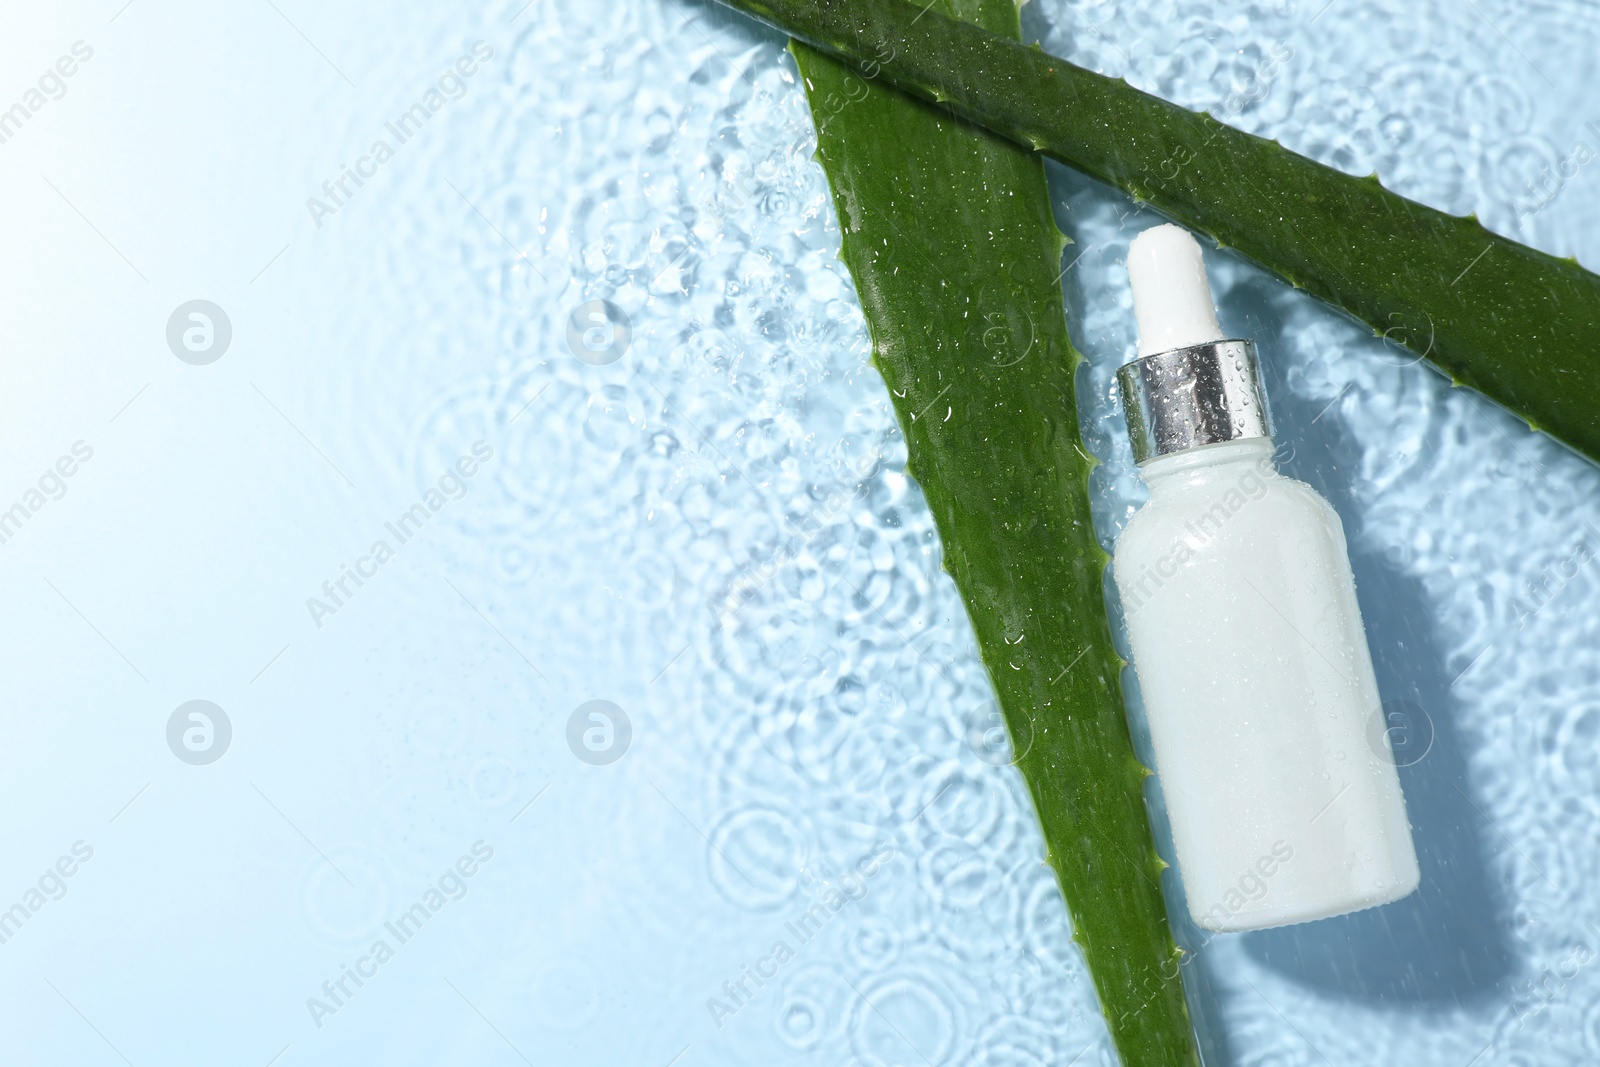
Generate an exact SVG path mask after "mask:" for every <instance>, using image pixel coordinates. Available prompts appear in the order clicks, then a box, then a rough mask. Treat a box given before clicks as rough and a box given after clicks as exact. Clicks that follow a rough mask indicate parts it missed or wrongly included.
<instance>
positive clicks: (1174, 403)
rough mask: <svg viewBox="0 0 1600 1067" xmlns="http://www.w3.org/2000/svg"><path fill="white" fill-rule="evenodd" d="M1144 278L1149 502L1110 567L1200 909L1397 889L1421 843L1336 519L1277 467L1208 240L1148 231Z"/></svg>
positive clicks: (1288, 906) (1131, 408)
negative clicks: (1212, 268) (1226, 320)
mask: <svg viewBox="0 0 1600 1067" xmlns="http://www.w3.org/2000/svg"><path fill="white" fill-rule="evenodd" d="M1128 273H1129V275H1130V279H1131V281H1132V283H1133V300H1134V312H1135V315H1136V317H1137V319H1138V324H1139V356H1140V358H1139V359H1137V360H1135V361H1134V362H1132V363H1129V364H1128V365H1127V366H1125V367H1123V368H1122V369H1121V370H1120V371H1119V372H1118V381H1119V384H1120V387H1121V391H1122V399H1123V405H1124V408H1125V412H1126V415H1127V419H1128V428H1129V432H1130V434H1131V436H1132V439H1133V446H1134V458H1135V459H1136V460H1137V461H1138V463H1139V466H1140V473H1141V475H1142V476H1143V478H1144V480H1145V482H1146V484H1147V485H1148V486H1149V488H1150V500H1149V503H1147V504H1145V505H1144V507H1142V508H1140V509H1139V511H1138V512H1137V513H1136V514H1135V515H1134V516H1133V518H1132V520H1131V521H1130V522H1129V523H1128V526H1127V528H1126V529H1125V530H1124V531H1123V532H1122V536H1121V538H1119V539H1118V541H1117V545H1116V552H1115V555H1114V557H1113V573H1114V575H1115V578H1116V584H1117V589H1118V591H1119V593H1120V594H1121V597H1122V605H1123V610H1124V614H1125V616H1126V619H1127V626H1128V639H1129V641H1130V643H1131V645H1132V652H1133V666H1134V670H1135V672H1136V673H1137V675H1138V679H1139V688H1140V690H1141V692H1142V693H1143V695H1144V704H1145V709H1146V714H1147V716H1148V719H1149V724H1150V735H1151V740H1152V742H1153V744H1154V748H1155V763H1156V768H1155V770H1156V774H1157V776H1158V777H1159V779H1160V783H1161V789H1162V792H1163V793H1164V794H1165V797H1166V802H1167V808H1168V811H1169V814H1170V817H1171V822H1172V836H1173V843H1174V845H1175V846H1176V849H1177V860H1178V870H1179V874H1180V876H1181V878H1182V881H1183V887H1184V891H1185V895H1186V896H1187V898H1188V903H1189V912H1190V914H1191V915H1192V916H1193V917H1194V920H1195V922H1196V923H1198V924H1199V925H1200V926H1202V927H1205V928H1207V929H1210V930H1257V929H1262V928H1265V927H1270V926H1281V925H1285V924H1288V923H1296V922H1305V921H1307V920H1311V919H1322V918H1326V917H1328V916H1332V915H1340V914H1343V913H1345V912H1350V911H1357V910H1359V909H1362V908H1369V907H1372V906H1374V905H1378V904H1385V903H1388V902H1389V901H1392V900H1398V899H1399V898H1401V897H1403V896H1405V895H1406V894H1408V893H1410V892H1411V891H1412V890H1413V889H1415V888H1416V887H1417V881H1418V877H1419V875H1418V870H1417V858H1416V851H1415V849H1414V848H1413V846H1412V841H1411V829H1410V825H1409V823H1408V822H1407V821H1406V811H1405V801H1404V798H1403V797H1402V796H1401V792H1400V781H1399V777H1398V776H1397V775H1396V773H1395V765H1394V757H1393V755H1392V753H1391V751H1390V747H1389V739H1388V735H1387V733H1386V732H1385V731H1384V728H1383V722H1382V717H1381V715H1382V712H1381V705H1380V701H1379V697H1378V686H1377V680H1376V678H1375V677H1374V675H1373V671H1372V657H1371V655H1370V653H1369V652H1368V650H1367V640H1366V633H1365V630H1364V629H1363V627H1362V624H1361V612H1360V608H1359V606H1358V605H1357V602H1356V592H1355V579H1354V577H1353V576H1352V574H1351V571H1350V561H1349V556H1348V550H1347V548H1346V545H1345V539H1344V533H1343V531H1342V529H1341V527H1340V525H1339V517H1338V515H1337V514H1336V513H1335V512H1334V510H1333V508H1332V507H1331V506H1329V504H1328V502H1327V501H1326V500H1324V499H1323V498H1322V497H1321V496H1319V495H1318V494H1317V493H1316V491H1315V490H1313V489H1311V488H1310V487H1309V486H1307V485H1305V484H1303V483H1301V482H1297V481H1294V480H1293V479H1290V478H1285V477H1283V476H1282V475H1280V474H1278V473H1277V471H1276V470H1274V469H1273V466H1272V453H1273V443H1272V436H1271V433H1272V431H1271V425H1270V421H1269V418H1268V414H1267V410H1266V406H1265V403H1264V398H1263V395H1262V392H1261V388H1260V383H1259V371H1258V368H1257V364H1256V357H1255V347H1254V345H1252V344H1251V343H1250V342H1249V341H1235V340H1225V339H1224V338H1223V335H1222V330H1221V328H1220V327H1219V326H1218V325H1217V316H1216V310H1215V307H1214V305H1213V304H1212V300H1211V287H1210V286H1209V285H1208V284H1207V282H1206V272H1205V261H1204V259H1203V258H1202V256H1201V253H1200V246H1199V245H1198V244H1197V243H1196V242H1195V240H1194V238H1193V237H1191V236H1190V235H1189V233H1188V232H1187V231H1185V230H1183V229H1180V228H1179V227H1177V226H1157V227H1155V228H1154V229H1150V230H1146V231H1145V232H1144V233H1141V234H1140V235H1139V236H1138V237H1136V238H1135V239H1134V241H1133V244H1132V247H1131V248H1130V249H1129V250H1128Z"/></svg>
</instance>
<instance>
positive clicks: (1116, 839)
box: [794, 0, 1199, 1065]
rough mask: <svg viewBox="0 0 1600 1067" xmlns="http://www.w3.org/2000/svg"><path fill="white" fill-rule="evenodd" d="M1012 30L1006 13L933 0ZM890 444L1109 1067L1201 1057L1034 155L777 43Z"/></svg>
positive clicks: (1006, 1)
mask: <svg viewBox="0 0 1600 1067" xmlns="http://www.w3.org/2000/svg"><path fill="white" fill-rule="evenodd" d="M939 2H940V3H943V4H945V6H946V8H945V9H946V10H951V9H953V10H954V11H956V13H958V14H960V15H962V16H964V17H968V18H973V19H975V20H977V21H978V22H979V23H980V24H981V25H983V26H985V27H987V28H989V29H991V30H994V31H996V32H998V33H1008V34H1011V35H1013V36H1018V35H1020V32H1021V30H1020V25H1019V21H1018V16H1017V9H1016V7H1015V6H1014V3H1013V0H939ZM794 54H795V58H796V60H797V62H798V64H799V67H800V72H801V74H802V75H803V77H804V80H805V84H806V90H807V93H808V95H809V100H810V103H811V109H812V114H813V116H814V117H815V120H816V124H817V134H818V157H819V158H820V160H821V162H822V165H823V167H824V169H825V170H826V172H827V175H828V180H829V183H830V185H831V187H832V192H833V199H834V204H835V207H836V208H837V211H838V215H839V222H840V227H841V229H842V230H843V247H842V252H841V254H842V256H843V258H844V260H845V263H846V265H847V266H848V267H849V269H850V273H851V275H852V276H853V277H854V279H855V283H856V288H857V290H858V292H859V293H860V297H861V303H862V306H863V308H864V309H865V312H866V318H867V325H868V327H869V329H870V332H871V335H872V343H873V354H874V360H875V362H876V364H877V366H878V369H879V370H880V371H881V372H882V374H883V377H884V379H885V381H886V382H887V383H888V386H889V390H890V393H891V395H892V398H893V402H894V406H895V410H896V413H897V415H898V417H899V421H900V427H901V429H902V430H903V431H904V433H905V438H906V442H907V446H908V450H909V457H910V461H909V468H910V473H911V474H912V475H913V476H914V477H915V478H916V479H917V481H918V482H919V483H920V484H921V486H922V489H923V492H924V493H925V494H926V496H927V500H928V504H929V507H930V508H931V510H932V512H933V515H934V518H935V521H936V522H937V524H938V528H939V535H940V538H941V541H942V543H943V546H944V566H945V569H946V570H947V571H949V573H950V574H951V576H952V577H953V578H954V579H955V583H956V585H957V587H958V588H959V589H960V591H961V594H962V597H963V599H964V600H965V602H966V606H967V611H968V614H969V615H970V617H971V619H972V625H973V628H974V630H975V631H976V634H977V639H978V646H979V649H980V650H981V652H982V655H983V660H984V663H985V665H986V666H987V668H988V672H989V676H990V678H991V679H992V680H993V682H994V687H995V691H996V693H997V695H998V698H999V703H1000V707H1001V709H1002V711H1003V712H1004V714H1005V717H1006V722H1007V726H1008V728H1009V730H1010V733H1011V738H1012V744H1013V751H1014V752H1015V753H1016V763H1017V766H1018V767H1019V768H1020V769H1021V772H1022V774H1023V777H1024V778H1025V779H1026V781H1027V783H1028V787H1029V789H1030V791H1031V792H1032V795H1033V802H1034V805H1035V807H1036V808H1037V810H1038V814H1039V821H1040V824H1041V825H1042V827H1043V831H1044V838H1045V843H1046V846H1047V848H1048V853H1049V861H1050V863H1051V865H1052V866H1053V867H1054V869H1055V872H1056V875H1057V877H1058V878H1059V880H1060V884H1061V887H1062V890H1063V894H1064V896H1065V897H1066V900H1067V903H1068V906H1069V908H1070V910H1071V913H1072V918H1073V927H1074V937H1075V939H1076V940H1077V942H1078V943H1079V945H1080V946H1082V950H1083V953H1084V956H1085V958H1086V960H1087V962H1088V965H1089V970H1090V973H1091V975H1092V976H1093V979H1094V982H1095V985H1096V988H1097V990H1098V992H1099V996H1100V1003H1101V1007H1102V1009H1103V1010H1104V1012H1105V1015H1106V1018H1107V1021H1108V1023H1109V1025H1110V1028H1111V1033H1112V1037H1113V1039H1114V1041H1115V1042H1116V1044H1117V1047H1118V1048H1119V1050H1120V1051H1121V1053H1122V1056H1123V1060H1124V1062H1125V1063H1128V1064H1137V1065H1146V1064H1160V1065H1168V1064H1172V1065H1179V1064H1184V1065H1186V1064H1197V1063H1198V1062H1199V1060H1198V1055H1197V1053H1196V1050H1195V1045H1194V1037H1193V1032H1192V1029H1191V1027H1190V1024H1189V1018H1188V1013H1187V1010H1186V1007H1185V1003H1184V996H1183V989H1182V984H1181V982H1180V980H1179V977H1178V973H1179V966H1178V963H1179V956H1178V949H1177V947H1176V946H1175V945H1174V943H1173V940H1172V935H1171V933H1170V932H1169V930H1168V926H1167V920H1166V911H1165V907H1164V905H1163V902H1162V896H1161V889H1160V872H1161V869H1162V867H1163V864H1162V862H1161V861H1160V859H1159V858H1158V857H1157V855H1156V852H1155V848H1154V846H1153V844H1152V842H1151V837H1150V828H1149V824H1148V821H1147V819H1146V813H1145V808H1144V800H1143V794H1142V787H1141V784H1142V782H1143V781H1144V779H1145V777H1146V775H1147V774H1148V772H1147V771H1146V770H1145V768H1144V767H1143V766H1141V765H1140V763H1139V761H1138V759H1137V758H1136V757H1135V755H1134V752H1133V747H1132V744H1131V742H1130V740H1129V735H1128V726H1127V720H1126V719H1125V717H1124V712H1123V705H1122V695H1121V687H1120V684H1119V673H1120V671H1121V669H1122V666H1123V663H1122V660H1121V659H1120V658H1119V657H1118V655H1117V653H1116V651H1115V649H1114V648H1113V646H1112V642H1111V632H1110V628H1109V626H1108V625H1107V622H1106V616H1105V606H1104V601H1103V597H1102V587H1101V581H1102V575H1103V572H1104V570H1105V564H1106V560H1107V557H1106V555H1105V553H1104V552H1103V551H1102V550H1101V548H1100V545H1099V543H1098V542H1097V541H1096V538H1095V532H1094V526H1093V523H1092V521H1091V519H1090V515H1089V494H1088V479H1089V472H1090V470H1091V468H1092V467H1093V465H1094V464H1093V461H1092V460H1091V459H1090V458H1089V456H1088V454H1087V453H1086V452H1085V451H1084V449H1083V448H1082V447H1081V445H1080V441H1079V435H1078V412H1077V405H1076V403H1075V401H1074V399H1073V369H1074V368H1075V367H1076V366H1077V365H1078V363H1080V362H1081V361H1082V358H1083V357H1082V356H1081V355H1079V354H1078V353H1077V352H1076V351H1075V350H1074V349H1073V347H1072V344H1071V342H1070V341H1069V340H1068V337H1067V323H1066V316H1065V311H1064V309H1063V305H1062V299H1061V288H1060V284H1059V273H1058V272H1059V269H1060V266H1059V264H1060V259H1061V251H1062V248H1063V247H1064V245H1065V238H1063V237H1062V236H1061V234H1060V232H1059V231H1058V230H1057V229H1056V227H1055V222H1054V220H1053V218H1052V217H1051V213H1050V198H1049V193H1048V190H1047V189H1046V185H1045V174H1044V164H1043V162H1042V161H1041V160H1040V159H1039V158H1038V157H1036V156H1034V155H1033V154H1032V153H1031V152H1029V151H1027V150H1025V149H1022V148H1020V147H1018V146H1017V145H1015V144H1013V143H1011V142H1010V141H1007V140H1005V139H1003V138H1000V137H997V136H995V135H994V134H992V133H990V132H988V131H986V130H983V129H981V128H978V127H976V126H973V125H970V124H968V123H966V122H963V121H959V120H955V119H952V118H951V117H950V116H949V115H948V114H946V113H945V112H944V111H942V110H940V109H938V108H936V107H933V106H931V105H929V104H926V103H923V102H921V101H919V100H915V99H913V98H911V97H909V96H907V95H905V94H903V93H900V92H897V91H895V90H893V89H889V88H885V87H883V86H881V85H877V84H873V83H872V82H871V80H870V79H869V78H867V77H865V76H864V75H863V74H862V73H860V72H858V71H856V70H853V69H851V68H850V67H847V66H845V65H843V64H841V63H839V62H836V61H835V60H833V59H830V58H829V57H827V56H825V55H823V54H822V53H820V52H817V51H814V50H812V49H810V48H807V47H805V46H804V45H795V46H794Z"/></svg>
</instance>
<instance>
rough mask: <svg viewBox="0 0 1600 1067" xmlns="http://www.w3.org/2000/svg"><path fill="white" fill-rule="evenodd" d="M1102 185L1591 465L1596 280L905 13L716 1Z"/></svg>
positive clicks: (1007, 46) (975, 33) (1599, 312)
mask: <svg viewBox="0 0 1600 1067" xmlns="http://www.w3.org/2000/svg"><path fill="white" fill-rule="evenodd" d="M723 2H724V3H727V4H729V5H730V6H732V7H735V8H738V9H739V10H742V11H745V12H748V13H749V14H751V15H754V16H756V17H757V18H760V19H762V20H764V21H766V22H768V23H770V24H772V25H774V26H776V27H777V28H779V29H781V30H783V31H784V32H786V33H788V34H790V35H791V36H793V37H795V38H797V39H799V40H801V41H804V42H806V43H807V44H809V45H812V46H814V47H816V48H817V49H820V50H821V51H824V52H827V53H829V54H831V55H835V56H841V57H845V58H847V59H849V60H851V61H852V66H854V67H856V68H857V69H858V71H865V72H866V73H865V75H861V74H858V77H860V76H874V77H876V78H879V79H881V80H882V81H885V82H888V83H891V84H893V85H896V86H898V87H899V88H901V89H904V90H906V91H907V92H910V93H913V94H915V95H917V96H920V97H922V98H924V99H928V100H933V101H935V102H937V103H939V104H940V105H941V106H943V107H945V108H946V109H948V110H949V111H950V112H951V113H952V114H956V115H960V116H962V117H964V118H968V119H970V120H972V121H974V122H977V123H980V124H982V125H984V126H986V127H988V128H989V129H991V130H994V131H996V132H998V133H1000V134H1002V135H1004V136H1005V137H1007V138H1010V139H1011V140H1013V141H1016V142H1017V143H1019V144H1023V145H1026V146H1030V147H1032V148H1034V149H1037V150H1039V151H1041V152H1043V153H1044V154H1046V155H1048V156H1051V157H1052V158H1054V159H1058V160H1060V161H1061V162H1063V163H1066V164H1067V165H1068V166H1071V167H1074V168H1076V169H1078V170H1081V171H1084V172H1085V173H1087V174H1090V175H1093V176H1094V177H1096V178H1099V179H1101V180H1103V181H1106V182H1108V183H1110V184H1112V185H1114V186H1116V187H1117V188H1119V189H1122V190H1123V191H1125V192H1127V193H1129V194H1131V195H1132V196H1134V197H1136V198H1138V199H1140V200H1144V201H1147V202H1149V203H1150V204H1151V205H1153V206H1154V207H1156V208H1157V209H1159V210H1160V211H1162V212H1163V213H1165V214H1167V215H1169V216H1171V217H1172V218H1174V219H1176V220H1177V221H1179V222H1181V223H1183V224H1185V225H1186V226H1189V227H1191V228H1192V229H1195V230H1198V231H1200V232H1202V233H1205V234H1208V235H1209V236H1211V237H1212V238H1213V239H1215V240H1216V241H1217V242H1218V243H1219V244H1222V245H1224V246H1228V247H1232V248H1233V249H1235V250H1237V251H1239V252H1241V253H1242V254H1244V255H1245V256H1247V257H1248V258H1250V259H1252V260H1254V261H1255V262H1256V263H1258V264H1260V265H1261V266H1263V267H1265V268H1266V269H1267V270H1269V271H1272V272H1273V273H1275V274H1277V275H1279V276H1280V277H1282V278H1284V279H1286V280H1288V281H1289V282H1291V283H1293V284H1294V285H1296V286H1299V287H1301V288H1304V289H1306V290H1307V291H1309V292H1311V293H1312V294H1314V295H1316V296H1318V297H1321V298H1322V299H1323V300H1326V301H1327V302H1328V303H1330V304H1333V305H1334V306H1335V307H1339V308H1342V309H1343V310H1345V311H1346V312H1348V313H1350V314H1351V315H1353V316H1355V317H1356V318H1357V319H1359V320H1361V321H1362V322H1365V323H1367V324H1368V325H1369V326H1371V327H1372V329H1373V330H1374V331H1376V332H1378V333H1379V334H1381V335H1382V336H1383V337H1384V338H1385V339H1386V340H1388V341H1390V342H1393V343H1395V344H1400V345H1405V346H1407V347H1409V348H1410V349H1411V350H1412V351H1414V352H1415V353H1417V354H1418V355H1420V356H1423V357H1425V358H1427V359H1428V360H1429V361H1430V362H1432V363H1433V364H1434V365H1435V366H1437V367H1439V368H1440V369H1441V370H1443V371H1444V372H1445V373H1447V374H1448V375H1450V377H1451V379H1452V380H1453V381H1455V382H1456V383H1457V384H1460V385H1466V386H1471V387H1472V388H1475V389H1478V390H1479V391H1481V392H1482V393H1484V394H1485V395H1486V396H1488V397H1490V398H1491V399H1493V400H1496V401H1498V402H1499V403H1501V404H1504V405H1505V406H1506V407H1507V408H1509V409H1511V410H1512V411H1514V412H1516V413H1517V414H1519V415H1521V416H1522V417H1523V418H1524V419H1526V420H1527V422H1528V424H1529V425H1530V426H1532V427H1534V428H1535V429H1540V430H1544V431H1546V432H1547V433H1549V434H1551V435H1553V436H1554V437H1556V438H1558V439H1560V440H1562V441H1564V442H1566V443H1567V444H1568V445H1571V446H1572V447H1573V448H1576V449H1577V450H1579V451H1580V452H1583V453H1585V454H1587V455H1588V456H1589V457H1590V458H1592V459H1600V359H1597V358H1596V356H1595V350H1596V340H1595V335H1596V329H1597V327H1600V276H1596V275H1594V274H1591V273H1590V272H1589V271H1586V270H1584V269H1583V268H1582V267H1580V266H1579V265H1578V263H1577V261H1576V260H1574V259H1557V258H1555V257H1553V256H1548V255H1545V254H1544V253H1542V252H1536V251H1534V250H1533V249H1530V248H1527V247H1525V246H1523V245H1520V244H1517V243H1516V242H1514V241H1510V240H1507V239H1506V238H1504V237H1500V236H1497V235H1495V234H1492V233H1489V232H1488V231H1487V230H1485V229H1484V228H1483V227H1482V226H1480V225H1479V224H1478V222H1477V220H1476V219H1475V218H1473V217H1470V216H1469V217H1466V218H1458V217H1456V216H1453V215H1447V214H1444V213H1443V212H1439V211H1435V210H1433V209H1432V208H1428V207H1424V206H1423V205H1421V204H1417V203H1414V202H1412V201H1410V200H1406V199H1405V198H1403V197H1400V196H1396V195H1395V194H1394V193H1391V192H1389V191H1388V190H1386V189H1384V188H1383V187H1382V186H1381V185H1379V184H1378V181H1377V179H1376V178H1355V177H1351V176H1350V175H1347V174H1343V173H1340V172H1339V171H1336V170H1333V169H1331V168H1329V167H1325V166H1323V165H1321V164H1319V163H1315V162H1313V161H1311V160H1309V159H1306V158H1305V157H1303V156H1299V155H1296V154H1295V153H1293V152H1291V151H1289V150H1288V149H1286V148H1284V147H1282V146H1281V145H1279V144H1278V143H1277V142H1275V141H1268V140H1263V139H1262V138H1259V137H1254V136H1251V135H1250V134H1247V133H1243V132H1241V131H1239V130H1236V129H1233V128H1232V127H1230V126H1227V125H1225V124H1223V123H1221V122H1218V121H1216V120H1215V119H1213V118H1211V117H1210V116H1209V115H1205V114H1197V113H1195V112H1192V111H1188V110H1185V109H1184V108H1181V107H1177V106H1175V105H1173V104H1169V103H1167V102H1166V101H1163V100H1161V99H1158V98H1157V97H1154V96H1150V95H1149V94H1147V93H1142V92H1139V91H1138V90H1136V89H1133V88H1131V87H1130V86H1128V85H1127V84H1126V83H1125V82H1123V81H1121V80H1120V79H1113V78H1107V77H1104V76H1102V75H1099V74H1095V73H1093V72H1091V71H1087V70H1084V69H1082V68H1080V67H1076V66H1073V65H1072V64H1071V63H1068V62H1066V61H1065V60H1062V59H1058V58H1056V57H1054V56H1050V55H1047V54H1046V53H1044V52H1041V51H1039V50H1038V49H1036V48H1030V47H1028V46H1025V45H1023V44H1021V43H1020V42H1019V41H1018V40H1017V39H1016V36H1015V35H1013V34H1010V33H1009V32H1003V33H997V32H989V31H992V30H993V27H992V26H988V25H987V24H985V25H984V26H982V27H980V26H974V25H970V24H968V23H966V22H962V21H960V20H958V19H953V18H949V17H947V16H945V15H944V14H942V13H941V11H940V10H939V8H938V7H937V6H934V7H933V8H932V9H926V8H923V7H922V5H921V4H920V3H917V4H910V3H905V2H903V0H723Z"/></svg>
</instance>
